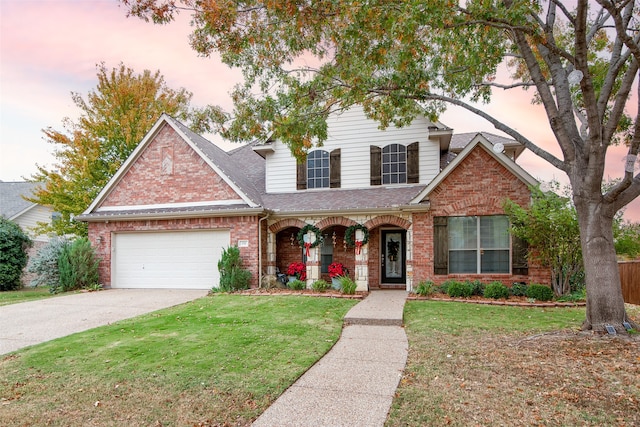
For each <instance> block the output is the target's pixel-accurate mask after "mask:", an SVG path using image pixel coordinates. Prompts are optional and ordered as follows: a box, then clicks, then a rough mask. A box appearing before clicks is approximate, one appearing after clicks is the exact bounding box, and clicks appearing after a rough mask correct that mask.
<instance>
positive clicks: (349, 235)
mask: <svg viewBox="0 0 640 427" xmlns="http://www.w3.org/2000/svg"><path fill="white" fill-rule="evenodd" d="M356 230H362V240H357V241H356V240H354V237H355V235H356ZM344 240H345V242H347V245H349V246H355V247H360V246H363V245H366V244H367V242H368V241H369V229H368V228H367V227H365V226H364V225H362V224H356V225H352V226H351V227H347V231H345V233H344Z"/></svg>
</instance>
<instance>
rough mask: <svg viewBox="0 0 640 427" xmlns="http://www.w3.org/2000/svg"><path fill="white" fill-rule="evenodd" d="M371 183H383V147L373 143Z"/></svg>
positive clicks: (371, 150)
mask: <svg viewBox="0 0 640 427" xmlns="http://www.w3.org/2000/svg"><path fill="white" fill-rule="evenodd" d="M369 149H370V152H371V185H381V184H382V148H380V147H376V146H375V145H371V146H370V147H369Z"/></svg>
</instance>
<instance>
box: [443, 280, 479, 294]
mask: <svg viewBox="0 0 640 427" xmlns="http://www.w3.org/2000/svg"><path fill="white" fill-rule="evenodd" d="M472 292H473V288H472V286H471V284H470V283H467V282H451V283H450V284H449V286H448V288H447V294H448V295H449V296H450V297H452V298H458V297H465V298H466V297H470V296H471V294H472Z"/></svg>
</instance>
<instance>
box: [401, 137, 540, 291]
mask: <svg viewBox="0 0 640 427" xmlns="http://www.w3.org/2000/svg"><path fill="white" fill-rule="evenodd" d="M505 198H510V199H511V200H513V201H515V202H516V203H518V204H519V205H521V206H528V205H529V203H530V192H529V189H528V188H527V185H526V184H525V183H524V182H522V181H521V180H519V179H518V178H517V177H516V176H514V175H513V174H512V173H511V172H510V171H509V170H507V169H506V168H505V167H504V166H502V165H501V164H500V163H499V162H498V161H496V160H495V159H494V158H493V157H492V156H491V154H489V153H488V152H487V151H485V150H484V149H483V148H482V147H480V146H477V147H476V148H475V149H474V150H473V151H472V152H471V153H469V155H468V156H467V157H466V158H465V159H464V161H463V162H461V163H460V164H459V165H458V167H457V168H456V169H455V170H453V171H452V172H451V174H450V175H449V176H448V177H446V178H445V179H444V180H443V181H442V183H441V184H440V185H439V186H438V187H437V188H436V189H434V191H433V192H432V193H431V194H430V196H429V201H430V203H431V210H430V211H429V212H427V213H416V214H414V215H413V220H412V221H413V249H414V252H413V275H414V278H415V279H414V280H415V281H414V283H418V282H419V281H421V280H433V281H434V282H435V283H436V284H440V283H442V282H444V281H446V280H449V279H457V280H476V279H478V280H481V281H482V282H485V283H488V282H491V281H494V280H497V281H500V282H503V283H504V284H505V285H507V286H510V285H511V284H512V283H514V282H526V283H542V284H549V283H550V281H551V275H550V271H549V270H548V269H546V268H542V267H540V266H538V265H535V264H532V263H531V262H529V274H528V275H527V276H519V275H511V274H462V275H461V274H447V275H436V274H434V265H433V253H434V242H433V240H434V237H433V218H434V217H436V216H476V215H477V216H481V215H504V209H503V208H502V203H503V201H504V200H505Z"/></svg>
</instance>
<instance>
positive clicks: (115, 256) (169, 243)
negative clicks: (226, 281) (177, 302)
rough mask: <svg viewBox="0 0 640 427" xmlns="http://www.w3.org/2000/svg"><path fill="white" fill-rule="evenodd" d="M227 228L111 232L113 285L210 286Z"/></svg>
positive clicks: (215, 278)
mask: <svg viewBox="0 0 640 427" xmlns="http://www.w3.org/2000/svg"><path fill="white" fill-rule="evenodd" d="M229 242H230V239H229V230H197V231H166V232H136V233H114V234H113V238H112V256H111V262H112V266H111V271H112V280H111V286H112V287H113V288H148V289H152V288H164V289H167V288H175V289H211V288H212V287H213V286H214V285H215V286H217V285H218V283H219V281H220V274H219V272H218V261H219V260H220V256H221V254H222V250H223V249H224V248H227V247H228V246H229Z"/></svg>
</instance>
